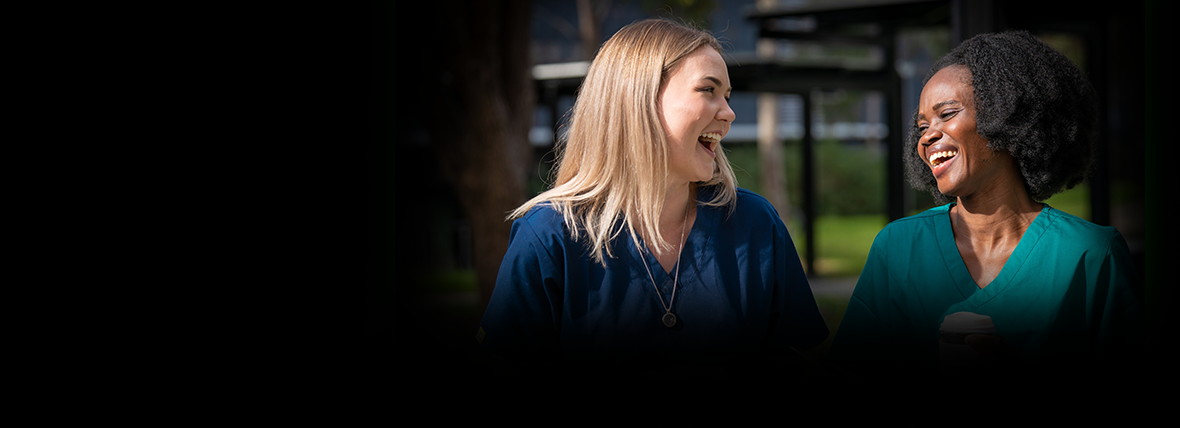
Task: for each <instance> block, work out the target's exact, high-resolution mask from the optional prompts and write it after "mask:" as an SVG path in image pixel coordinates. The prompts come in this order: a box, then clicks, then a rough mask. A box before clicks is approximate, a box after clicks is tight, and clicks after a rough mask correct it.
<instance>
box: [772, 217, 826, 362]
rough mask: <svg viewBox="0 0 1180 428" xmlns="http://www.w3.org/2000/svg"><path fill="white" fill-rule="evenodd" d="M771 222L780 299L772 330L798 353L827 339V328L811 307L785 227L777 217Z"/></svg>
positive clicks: (812, 301)
mask: <svg viewBox="0 0 1180 428" xmlns="http://www.w3.org/2000/svg"><path fill="white" fill-rule="evenodd" d="M774 221H775V236H776V238H775V255H774V260H775V273H776V274H775V282H776V284H775V287H776V289H777V290H779V291H778V292H776V294H777V295H780V296H782V299H783V300H784V301H783V302H782V303H781V304H780V305H776V306H778V307H781V308H783V309H782V310H783V312H784V313H781V314H779V317H778V322H777V324H778V325H777V326H774V328H775V330H776V331H777V332H779V334H780V335H781V334H785V335H786V343H787V344H788V345H790V346H795V347H798V348H799V349H802V350H807V349H810V348H812V347H814V346H816V345H818V344H820V342H823V341H824V339H827V338H828V326H827V324H826V323H824V319H823V316H821V315H820V313H819V308H818V307H817V306H816V304H815V296H814V295H813V294H812V293H811V285H810V284H809V283H808V281H807V275H806V273H804V272H803V265H802V264H801V263H800V261H799V253H798V252H797V251H796V250H795V243H794V242H793V241H792V240H791V235H790V234H789V233H788V232H787V228H786V226H784V225H783V223H782V220H780V219H779V218H778V215H777V213H775V217H774Z"/></svg>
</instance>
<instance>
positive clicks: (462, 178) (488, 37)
mask: <svg viewBox="0 0 1180 428" xmlns="http://www.w3.org/2000/svg"><path fill="white" fill-rule="evenodd" d="M448 3H452V2H448ZM441 9H442V10H441V12H442V16H443V17H445V18H446V19H448V20H449V21H450V22H449V25H447V26H446V27H445V28H436V29H431V30H430V31H429V33H427V34H423V37H422V38H421V39H420V40H418V41H417V43H425V44H433V43H439V44H438V45H437V46H436V48H437V49H433V48H432V49H431V50H432V51H435V52H437V53H438V55H440V56H441V58H421V59H420V60H423V61H440V64H439V65H440V66H442V67H443V68H442V70H440V71H441V73H442V75H441V76H438V79H439V81H440V83H441V85H442V87H440V88H439V89H440V91H439V93H437V96H439V97H440V98H439V100H437V101H438V102H441V105H438V107H440V108H439V109H438V110H437V111H434V112H430V113H429V114H427V115H426V117H428V118H429V120H430V128H431V129H432V138H431V144H432V146H433V148H434V152H435V155H436V158H437V160H438V164H439V167H440V170H441V171H442V173H443V176H444V177H446V179H447V181H448V182H450V184H451V185H452V187H454V189H455V191H456V193H457V196H458V198H459V201H460V204H461V206H462V209H463V211H464V214H465V215H466V217H467V219H468V221H469V222H470V225H471V232H472V257H473V263H474V265H475V272H476V277H477V281H478V285H479V291H480V296H481V299H482V301H483V303H484V304H483V306H484V307H486V304H487V301H488V299H489V298H490V296H491V292H492V288H493V287H494V286H495V282H496V273H497V271H498V270H499V267H500V261H501V259H502V258H503V257H504V252H505V251H506V250H507V248H508V233H509V230H510V226H511V224H510V223H509V222H506V221H505V216H506V215H507V213H508V212H509V211H511V210H512V209H514V208H516V207H517V206H519V205H520V204H521V203H523V202H524V200H525V198H526V196H527V189H526V181H527V180H526V177H527V176H526V174H527V171H529V165H531V164H532V160H533V159H532V157H533V156H532V151H531V147H530V145H529V142H528V134H529V129H530V128H531V127H532V120H533V107H534V104H535V99H534V98H535V95H534V89H533V80H532V76H531V73H530V70H531V66H532V64H531V62H530V61H529V37H530V27H531V25H532V3H531V2H530V1H505V2H483V1H480V2H453V4H447V5H445V6H442V7H441ZM436 37H437V38H436ZM404 83H405V84H410V85H415V84H421V83H420V82H404ZM426 104H427V105H429V104H430V103H426Z"/></svg>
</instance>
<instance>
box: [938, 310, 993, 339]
mask: <svg viewBox="0 0 1180 428" xmlns="http://www.w3.org/2000/svg"><path fill="white" fill-rule="evenodd" d="M938 330H939V331H942V332H946V333H962V334H979V333H984V334H990V333H995V332H996V326H995V324H992V317H989V316H987V315H980V314H977V313H974V312H955V313H953V314H950V315H947V316H946V318H943V320H942V326H941V327H939V328H938Z"/></svg>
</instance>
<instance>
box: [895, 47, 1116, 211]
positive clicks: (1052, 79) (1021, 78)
mask: <svg viewBox="0 0 1180 428" xmlns="http://www.w3.org/2000/svg"><path fill="white" fill-rule="evenodd" d="M952 66H965V67H967V68H968V69H969V70H970V71H971V84H972V86H974V89H975V122H976V132H978V133H979V135H980V136H981V137H983V138H984V139H985V140H987V141H988V144H987V147H988V148H990V149H992V150H1003V151H1006V152H1008V153H1009V154H1011V155H1012V157H1014V158H1016V160H1017V162H1018V163H1019V166H1020V172H1021V174H1022V175H1023V176H1024V185H1025V188H1026V189H1027V190H1028V193H1029V196H1031V197H1032V198H1033V199H1034V200H1036V201H1044V200H1045V199H1048V198H1049V197H1050V196H1052V195H1053V194H1055V193H1057V192H1060V191H1062V190H1066V189H1071V188H1073V187H1074V186H1076V185H1078V184H1079V183H1081V182H1082V180H1084V179H1085V178H1086V176H1087V175H1088V174H1089V172H1090V169H1091V167H1092V165H1093V164H1094V150H1093V145H1094V144H1095V141H1096V139H1097V136H1096V135H1097V134H1096V126H1097V122H1098V120H1097V119H1098V101H1097V100H1098V98H1097V94H1096V93H1095V91H1094V88H1093V87H1092V86H1091V85H1090V83H1089V82H1088V81H1087V80H1086V78H1085V76H1084V75H1083V74H1082V72H1081V70H1079V69H1078V67H1077V66H1075V65H1074V64H1073V62H1071V61H1070V60H1069V58H1066V57H1065V55H1062V54H1061V53H1060V52H1058V51H1057V50H1055V49H1053V48H1052V47H1050V46H1049V45H1047V44H1045V43H1044V42H1042V41H1040V40H1038V39H1037V38H1036V37H1034V36H1032V35H1031V34H1029V33H1027V32H1023V31H1013V32H1004V33H989V34H981V35H978V36H975V37H972V38H971V39H968V40H967V41H965V42H963V43H962V44H960V45H959V46H958V47H956V48H955V49H954V50H952V51H951V52H950V53H948V54H946V56H943V57H942V58H941V59H939V60H938V61H937V62H935V63H934V65H933V66H932V67H931V68H930V72H929V73H928V74H927V75H926V79H925V80H924V81H923V85H924V84H925V82H929V81H930V78H931V77H933V76H934V74H935V73H938V71H939V70H942V69H944V68H947V67H952ZM917 115H918V113H917V112H916V111H915V112H914V115H913V118H912V119H911V120H910V130H909V136H908V137H907V139H906V144H907V146H906V147H908V148H909V150H907V151H906V154H905V156H904V158H905V167H906V175H907V177H908V179H909V182H910V185H911V186H913V187H914V188H916V189H919V190H930V192H931V194H933V195H934V199H935V200H936V201H938V202H939V203H947V202H950V201H952V200H953V198H952V197H949V196H947V195H944V194H942V192H939V191H938V183H937V182H936V181H935V179H934V175H933V174H932V173H931V172H930V167H928V166H927V165H926V163H925V162H924V161H923V160H922V159H921V157H920V156H919V155H918V152H917V150H915V149H914V148H915V147H917V144H918V138H919V137H920V135H919V134H918V124H917Z"/></svg>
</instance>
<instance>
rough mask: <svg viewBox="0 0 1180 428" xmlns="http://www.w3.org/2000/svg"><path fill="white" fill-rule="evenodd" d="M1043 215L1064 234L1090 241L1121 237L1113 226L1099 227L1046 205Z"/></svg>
mask: <svg viewBox="0 0 1180 428" xmlns="http://www.w3.org/2000/svg"><path fill="white" fill-rule="evenodd" d="M1041 214H1043V215H1045V216H1046V218H1045V219H1046V220H1047V221H1048V224H1049V225H1051V226H1052V227H1053V228H1054V229H1056V230H1059V231H1061V232H1063V233H1070V234H1074V235H1076V236H1078V237H1080V238H1084V239H1089V240H1099V241H1106V240H1110V239H1111V238H1113V237H1115V236H1117V235H1119V231H1118V229H1115V228H1114V227H1112V226H1099V225H1097V224H1094V223H1092V222H1090V221H1089V220H1086V219H1083V218H1081V217H1078V216H1075V215H1073V214H1070V213H1067V212H1065V211H1061V210H1058V209H1056V208H1053V207H1051V206H1049V205H1048V204H1046V205H1045V209H1044V211H1042V212H1041Z"/></svg>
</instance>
